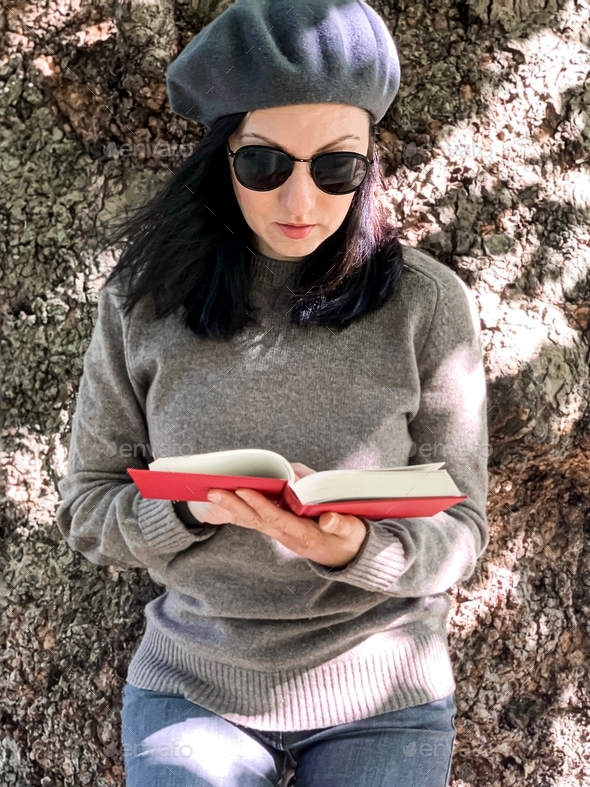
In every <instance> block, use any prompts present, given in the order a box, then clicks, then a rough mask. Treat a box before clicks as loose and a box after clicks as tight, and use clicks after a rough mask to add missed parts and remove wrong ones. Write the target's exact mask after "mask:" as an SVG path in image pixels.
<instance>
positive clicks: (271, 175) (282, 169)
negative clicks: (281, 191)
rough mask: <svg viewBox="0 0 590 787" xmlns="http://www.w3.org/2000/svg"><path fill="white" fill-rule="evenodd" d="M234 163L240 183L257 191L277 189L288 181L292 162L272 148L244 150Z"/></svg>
mask: <svg viewBox="0 0 590 787" xmlns="http://www.w3.org/2000/svg"><path fill="white" fill-rule="evenodd" d="M234 161H235V173H236V177H237V178H238V180H239V181H240V183H242V185H243V186H246V187H247V188H249V189H255V190H257V191H268V190H270V189H276V188H277V187H278V186H280V185H281V184H282V183H284V182H285V181H286V180H287V177H288V176H289V173H290V171H291V160H290V159H289V158H288V157H287V156H285V155H284V154H283V153H281V152H280V151H278V150H273V149H271V148H266V149H265V148H255V147H250V148H243V149H242V150H240V151H238V153H237V154H236V157H235V159H234Z"/></svg>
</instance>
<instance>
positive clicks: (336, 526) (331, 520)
mask: <svg viewBox="0 0 590 787" xmlns="http://www.w3.org/2000/svg"><path fill="white" fill-rule="evenodd" d="M318 524H319V526H320V528H321V529H322V530H324V531H325V532H326V533H336V532H338V530H340V527H341V524H342V520H341V519H340V517H339V515H338V514H334V513H332V512H331V511H324V513H323V514H320V518H319V521H318Z"/></svg>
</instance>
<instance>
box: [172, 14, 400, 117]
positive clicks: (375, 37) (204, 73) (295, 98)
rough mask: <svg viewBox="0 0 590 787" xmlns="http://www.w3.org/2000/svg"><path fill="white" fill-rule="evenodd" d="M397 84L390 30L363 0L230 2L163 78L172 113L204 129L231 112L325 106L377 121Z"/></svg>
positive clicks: (191, 43)
mask: <svg viewBox="0 0 590 787" xmlns="http://www.w3.org/2000/svg"><path fill="white" fill-rule="evenodd" d="M399 83H400V66H399V59H398V55H397V50H396V46H395V43H394V41H393V38H392V37H391V33H390V32H389V30H388V28H387V26H386V24H385V22H384V20H383V19H382V18H381V17H380V16H379V14H378V13H377V12H376V11H374V10H373V9H372V8H371V7H370V6H369V5H368V4H367V3H365V2H363V0H306V1H305V3H302V2H297V0H236V2H235V3H234V4H233V5H231V6H229V8H227V9H226V10H225V11H223V13H221V14H220V15H219V16H217V17H216V18H215V19H214V20H213V21H212V22H211V23H210V24H208V25H207V26H206V27H204V28H203V29H202V30H201V31H200V32H199V33H198V35H196V36H195V37H194V38H193V39H192V41H191V42H190V43H189V44H188V45H187V46H186V47H185V48H184V49H183V51H182V52H181V53H180V54H179V55H178V57H177V58H176V59H175V60H174V61H173V62H172V63H171V65H170V66H169V68H168V71H167V73H166V86H167V89H168V96H169V100H170V107H171V109H172V111H173V112H175V113H176V114H178V115H181V116H182V117H184V118H187V120H197V121H199V123H202V124H203V125H205V126H207V127H208V128H211V126H212V125H213V123H214V121H215V120H216V119H217V118H219V117H221V116H222V115H229V114H233V113H234V112H249V111H252V110H254V109H262V108H265V107H277V106H284V105H291V104H316V103H323V102H336V103H338V104H350V105H352V106H358V107H362V108H364V109H367V110H369V112H371V113H372V115H373V117H374V118H375V122H376V123H377V122H379V121H380V120H381V118H382V117H383V116H384V115H385V113H386V111H387V109H388V107H389V105H390V104H391V102H392V101H393V99H394V98H395V95H396V93H397V91H398V88H399Z"/></svg>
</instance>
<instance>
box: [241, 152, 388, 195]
mask: <svg viewBox="0 0 590 787" xmlns="http://www.w3.org/2000/svg"><path fill="white" fill-rule="evenodd" d="M226 145H227V150H228V152H229V155H230V156H231V157H232V159H233V165H234V173H235V176H236V178H237V179H238V181H239V182H240V183H241V184H242V186H244V188H246V189H250V190H251V191H274V190H275V189H278V188H280V187H281V186H282V185H283V184H284V183H286V182H287V181H288V180H289V178H290V177H291V175H292V174H293V168H294V164H295V162H296V161H302V162H304V163H306V164H307V163H309V165H310V167H309V169H310V173H311V177H312V178H313V182H314V183H315V185H316V186H317V187H318V189H320V191H322V192H323V193H324V194H329V195H330V196H332V197H341V196H345V195H346V194H352V192H353V191H357V189H359V188H360V187H361V186H362V185H363V183H364V182H365V180H366V178H367V175H368V174H369V170H370V168H371V167H372V165H373V162H372V161H371V160H370V159H369V158H367V156H363V155H362V153H354V152H353V151H350V150H332V151H328V152H327V153H320V154H319V155H318V156H313V157H312V158H295V156H291V155H290V154H289V153H287V151H286V150H281V148H273V147H270V145H242V147H241V148H238V150H236V151H235V152H234V151H233V150H232V149H231V148H230V146H229V142H226ZM252 148H257V149H258V148H260V149H262V150H270V151H272V152H273V153H280V154H282V155H283V156H286V157H287V158H288V159H290V160H291V169H290V171H289V172H288V173H287V177H286V178H285V180H284V181H283V182H282V183H279V185H278V186H272V187H271V188H269V189H255V188H252V186H248V185H246V184H245V183H242V181H241V180H240V177H239V175H238V173H237V172H236V156H237V155H238V153H240V151H242V150H250V149H252ZM343 153H344V154H346V155H347V156H351V157H353V158H356V159H360V160H361V161H364V162H365V164H366V165H367V169H366V170H365V175H364V177H363V179H362V180H361V182H360V183H359V184H358V186H355V187H354V188H353V189H350V191H340V192H333V191H326V189H324V188H322V187H321V186H320V185H319V183H318V182H317V180H316V177H315V172H314V165H315V163H316V161H318V160H319V159H321V158H324V157H325V156H338V155H342V154H343Z"/></svg>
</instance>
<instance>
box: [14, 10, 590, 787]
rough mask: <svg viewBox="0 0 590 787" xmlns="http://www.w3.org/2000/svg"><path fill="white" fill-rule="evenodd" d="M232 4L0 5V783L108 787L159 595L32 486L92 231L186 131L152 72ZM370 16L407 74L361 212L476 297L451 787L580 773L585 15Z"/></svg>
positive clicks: (586, 650) (586, 440)
mask: <svg viewBox="0 0 590 787" xmlns="http://www.w3.org/2000/svg"><path fill="white" fill-rule="evenodd" d="M230 4H231V3H230V0H222V2H219V1H218V0H217V2H216V1H215V0H207V1H206V2H205V1H203V2H197V0H160V1H159V2H158V3H154V4H151V3H142V2H133V3H132V4H131V5H129V4H122V3H115V4H113V6H112V7H110V6H107V5H101V4H100V3H96V4H94V3H92V4H85V5H84V4H83V5H80V4H70V5H67V4H59V6H58V5H57V4H56V3H49V2H40V3H36V4H32V5H30V6H27V7H26V8H25V6H24V5H21V4H18V6H17V5H16V4H15V5H14V7H13V8H12V9H11V8H7V7H4V8H3V11H2V16H1V17H0V19H1V20H2V25H3V29H4V33H5V36H4V40H5V52H4V56H3V57H2V59H0V82H1V86H2V89H0V111H1V113H2V115H3V120H2V125H1V134H2V138H1V144H2V154H1V159H0V173H1V177H2V181H1V183H2V188H1V189H0V203H1V208H0V211H1V217H2V218H1V220H2V225H3V230H4V232H3V233H2V236H1V237H0V243H1V249H2V258H3V259H2V267H1V271H2V273H1V275H2V281H1V285H0V291H1V292H2V301H1V321H2V338H1V341H2V345H1V346H2V367H3V372H4V380H3V399H4V401H3V412H4V420H3V425H2V426H3V428H2V439H3V452H2V454H1V455H0V456H1V458H2V466H3V468H4V470H5V473H4V474H3V476H4V477H3V484H4V486H3V490H2V494H3V495H4V502H5V505H4V511H3V517H2V524H3V526H4V550H3V553H2V555H1V556H0V565H1V568H2V576H3V579H2V580H1V584H0V615H1V626H0V632H1V633H0V637H1V642H0V644H1V645H2V649H3V652H4V657H3V668H2V684H3V686H2V706H1V713H2V720H1V721H2V729H3V733H2V735H3V736H4V737H3V738H2V740H0V768H1V770H2V773H3V784H11V785H17V787H26V785H43V787H52V786H53V785H76V786H78V785H81V784H82V785H84V784H93V785H95V786H96V787H107V785H108V786H109V787H110V786H111V785H122V784H123V783H124V772H123V759H122V752H121V745H120V719H119V710H120V707H121V691H122V688H123V684H124V680H125V676H126V668H127V665H128V663H129V660H130V658H131V655H132V653H133V651H134V649H135V647H136V645H137V643H138V640H139V638H140V636H141V633H142V627H143V608H144V606H145V604H146V603H147V602H148V601H149V600H151V599H152V598H155V597H156V596H158V595H159V594H160V593H161V592H162V588H161V587H156V586H154V584H153V583H152V582H151V580H150V579H149V577H148V576H147V573H145V572H141V571H133V570H130V571H119V570H117V568H116V567H109V568H99V567H97V566H95V565H93V564H91V563H89V562H88V561H87V560H85V559H84V558H83V557H82V556H81V555H78V554H76V553H73V552H72V551H71V550H70V549H69V548H68V546H67V545H66V544H65V543H64V541H63V540H62V539H61V537H60V535H59V533H58V532H57V529H56V527H55V525H54V515H55V509H56V507H57V504H58V502H59V500H58V495H57V490H56V487H55V484H56V482H57V480H58V479H59V478H60V477H61V476H63V475H65V472H66V460H67V447H68V434H69V430H70V426H71V417H72V414H73V412H74V409H75V401H76V399H75V397H76V392H77V388H78V384H79V380H80V376H81V373H82V362H83V356H84V352H85V350H86V348H87V346H88V343H89V341H90V336H91V333H92V328H93V324H94V321H95V318H96V301H97V297H98V292H99V290H100V289H101V287H102V285H103V283H104V280H105V277H106V275H107V274H108V272H109V270H110V269H111V267H112V265H113V264H114V257H113V253H112V250H109V251H100V249H101V248H103V247H104V246H105V244H106V242H107V239H108V232H109V223H110V222H112V220H113V219H114V218H119V217H120V216H121V215H122V213H123V212H124V211H125V210H126V209H127V208H128V207H130V206H133V205H137V204H139V203H141V202H143V201H144V200H145V199H146V198H147V197H148V196H149V195H150V194H151V193H153V191H154V190H155V189H157V188H159V187H160V186H161V185H162V184H163V183H164V182H165V181H166V180H167V178H168V177H169V175H170V170H174V169H175V168H176V167H178V166H179V164H180V163H181V162H182V159H183V157H184V156H185V155H186V154H187V152H190V151H191V150H192V147H193V146H194V145H195V144H197V143H198V141H199V139H201V137H202V136H203V133H204V128H203V127H201V126H198V125H197V124H194V123H189V122H187V121H185V120H183V119H182V118H179V117H178V116H175V115H172V114H171V113H170V111H169V109H168V104H167V98H166V91H165V71H166V68H167V65H168V63H169V62H170V61H171V60H172V59H173V58H174V57H175V56H176V55H177V54H178V52H180V51H181V50H182V48H183V47H184V46H185V45H186V44H187V43H188V41H189V40H190V39H191V38H192V36H193V35H195V34H196V33H197V32H198V30H199V29H201V27H202V26H203V25H204V24H206V23H208V22H209V21H210V20H211V19H213V18H214V16H215V15H216V14H217V13H219V12H220V11H222V10H224V9H225V8H226V7H228V6H229V5H230ZM371 5H372V6H373V7H374V8H375V9H376V10H378V11H379V12H380V13H381V14H382V15H383V17H384V18H385V19H386V21H387V22H388V24H389V26H390V29H391V31H392V33H393V34H394V37H395V40H396V43H397V45H398V49H399V52H400V57H401V63H402V82H401V89H400V92H399V94H398V96H397V97H396V99H395V101H394V103H393V105H392V107H391V108H390V110H389V111H388V113H387V115H386V117H385V118H384V119H383V121H382V123H381V124H380V125H381V137H380V143H379V144H380V153H381V157H382V163H383V170H384V173H385V175H386V184H387V191H386V192H385V194H384V195H383V200H384V201H385V203H386V204H387V206H388V207H389V209H390V211H391V215H392V219H393V221H394V222H395V223H396V224H397V225H398V227H399V228H400V235H401V239H402V241H403V242H404V243H406V244H408V245H413V246H418V247H420V248H423V249H424V250H426V251H428V252H429V253H431V254H433V255H434V256H436V257H438V259H440V260H441V261H443V262H444V263H446V264H447V265H449V266H450V267H451V268H452V269H453V270H455V271H456V272H457V273H458V274H459V275H460V276H461V277H462V278H463V279H464V280H465V281H466V282H467V283H468V285H469V286H470V287H471V289H472V292H473V294H474V296H475V299H476V302H477V305H478V308H479V313H480V318H481V325H482V344H483V348H484V351H485V357H486V368H487V375H488V395H489V430H490V443H491V447H492V450H491V455H490V494H489V506H488V515H489V523H490V532H491V541H490V546H489V548H488V550H487V552H486V553H485V555H484V556H483V558H482V559H481V560H480V563H479V565H478V568H477V570H476V572H475V574H474V576H473V577H472V579H471V580H470V581H469V582H467V583H464V584H462V585H458V586H456V587H455V588H453V589H452V591H451V592H452V595H453V600H454V606H453V609H452V611H451V614H450V616H449V633H450V645H451V652H452V657H453V662H454V666H455V673H456V679H457V684H458V686H457V692H456V700H457V705H458V716H457V720H456V726H457V732H458V736H457V740H456V743H455V753H454V759H453V769H452V782H451V785H452V786H453V787H459V785H461V787H467V785H471V786H472V787H504V785H513V784H523V783H526V784H530V785H539V787H540V786H541V785H543V787H548V786H549V785H556V786H557V785H559V786H560V787H562V786H563V785H570V784H571V785H580V784H583V783H588V782H589V781H590V765H589V764H588V763H589V762H590V744H589V743H588V736H587V730H588V725H589V718H588V708H589V704H590V703H589V697H588V686H589V681H588V668H587V664H588V658H589V655H590V642H589V632H588V615H589V612H590V546H589V538H588V537H589V536H590V525H589V522H590V519H589V515H588V514H589V509H590V506H589V503H588V492H589V487H590V482H589V477H590V430H589V421H590V417H589V413H590V411H589V407H588V404H589V397H590V379H589V371H588V341H589V309H590V277H589V268H590V250H589V242H588V241H589V237H590V233H589V229H590V228H589V224H590V221H589V219H590V211H589V209H590V166H589V154H588V150H589V144H590V123H589V119H588V112H589V111H590V110H589V109H588V107H589V104H590V76H589V66H588V50H589V37H588V30H589V29H590V25H589V22H590V19H589V16H590V12H589V7H588V4H587V3H586V4H584V3H578V4H577V5H573V4H568V5H564V4H561V3H560V4H558V3H557V2H556V0H547V2H546V3H544V4H543V3H541V2H539V1H538V0H528V1H527V0H522V2H509V0H501V1H499V0H494V1H493V2H491V3H490V2H487V0H486V2H483V0H473V1H472V2H459V3H451V2H448V1H447V0H443V1H442V3H438V4H433V5H430V4H427V3H426V2H417V3H409V2H406V1H405V0H399V1H398V2H394V1H393V0H389V2H386V1H385V0H383V1H382V2H377V1H376V0H373V2H371ZM97 624H98V625H97Z"/></svg>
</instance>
